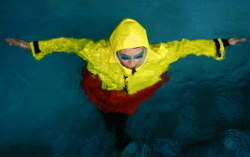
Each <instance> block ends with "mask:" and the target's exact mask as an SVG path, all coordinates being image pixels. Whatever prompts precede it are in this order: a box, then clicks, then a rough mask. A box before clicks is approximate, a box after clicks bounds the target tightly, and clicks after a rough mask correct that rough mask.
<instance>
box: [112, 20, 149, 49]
mask: <svg viewBox="0 0 250 157" xmlns="http://www.w3.org/2000/svg"><path fill="white" fill-rule="evenodd" d="M109 42H110V45H111V48H112V51H113V52H114V53H115V52H117V51H119V50H122V49H127V48H134V47H140V46H144V47H146V48H148V47H149V44H148V38H147V33H146V30H145V29H144V28H143V27H142V26H141V25H140V24H139V23H138V22H137V21H135V20H133V19H129V18H126V19H124V20H122V21H121V22H120V24H119V25H118V26H117V27H116V28H115V30H114V31H113V33H112V34H111V36H110V39H109Z"/></svg>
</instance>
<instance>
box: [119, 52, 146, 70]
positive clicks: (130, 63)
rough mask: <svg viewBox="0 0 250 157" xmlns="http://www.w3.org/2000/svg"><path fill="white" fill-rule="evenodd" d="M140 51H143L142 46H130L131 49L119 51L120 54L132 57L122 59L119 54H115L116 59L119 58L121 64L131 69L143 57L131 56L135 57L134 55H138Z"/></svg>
mask: <svg viewBox="0 0 250 157" xmlns="http://www.w3.org/2000/svg"><path fill="white" fill-rule="evenodd" d="M142 52H143V47H136V48H131V49H123V50H121V51H120V54H122V55H124V56H129V57H132V59H128V60H124V59H122V58H121V57H120V55H117V56H118V59H119V61H120V63H121V64H122V65H123V66H125V67H126V68H129V69H133V68H135V67H136V66H137V65H138V64H139V63H140V62H141V61H142V60H143V57H142V58H139V59H136V58H133V57H135V56H136V55H139V54H140V53H142Z"/></svg>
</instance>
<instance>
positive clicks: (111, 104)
mask: <svg viewBox="0 0 250 157" xmlns="http://www.w3.org/2000/svg"><path fill="white" fill-rule="evenodd" d="M165 74H166V73H163V74H162V75H161V78H162V80H161V81H159V82H157V83H156V84H154V85H153V86H151V87H148V88H145V89H143V90H141V91H139V92H137V93H135V94H132V95H129V94H128V93H127V92H126V91H124V90H104V89H102V82H101V81H100V80H99V79H98V75H94V74H92V73H91V72H89V71H88V70H87V69H84V70H83V72H82V76H83V79H82V82H81V86H82V88H83V90H84V91H85V93H86V94H87V95H88V100H89V101H90V102H92V103H93V104H94V105H95V106H96V107H97V108H98V109H99V110H101V111H102V112H104V113H126V114H134V112H135V110H136V109H137V108H138V107H139V105H140V103H141V102H142V101H144V100H146V99H148V98H150V97H151V96H152V95H153V94H154V93H155V91H156V90H157V89H159V88H160V87H161V85H162V84H163V83H164V82H167V81H168V80H169V77H166V76H165Z"/></svg>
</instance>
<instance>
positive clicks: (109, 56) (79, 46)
mask: <svg viewBox="0 0 250 157" xmlns="http://www.w3.org/2000/svg"><path fill="white" fill-rule="evenodd" d="M30 46H31V50H32V54H33V56H34V57H35V59H37V60H40V59H42V58H43V57H44V56H45V55H47V54H50V53H52V52H66V53H72V52H74V53H76V54H77V55H78V56H80V57H81V58H82V59H83V60H85V61H87V69H88V70H89V71H90V72H91V73H93V74H96V75H98V76H99V79H100V80H101V82H102V89H105V90H123V89H124V87H125V86H126V87H127V88H126V89H127V92H128V94H134V93H136V92H138V91H140V90H142V89H145V88H147V87H150V86H152V85H154V84H155V83H157V82H159V81H160V80H161V77H160V75H161V74H163V73H164V72H166V71H167V70H168V67H169V65H170V64H171V63H173V62H175V61H177V60H178V59H179V58H182V57H185V56H187V55H190V54H194V55H197V56H200V55H206V56H208V57H213V58H215V59H217V60H221V59H223V58H224V46H223V42H222V40H221V39H216V42H215V41H214V40H193V41H190V40H187V39H183V40H181V41H173V42H167V43H158V44H149V43H148V39H147V34H146V30H145V29H144V28H143V27H142V26H141V25H140V24H139V23H138V22H136V21H135V20H133V19H128V18H127V19H124V20H123V21H121V23H120V24H119V25H118V26H117V27H116V29H115V30H114V31H113V33H112V35H111V36H110V39H109V40H104V39H103V40H99V41H93V40H91V39H75V38H65V37H62V38H55V39H50V40H44V41H35V42H30ZM140 46H144V47H145V48H146V50H147V52H146V54H145V55H146V56H145V60H144V62H143V63H142V65H141V66H139V67H137V68H136V72H135V73H132V70H131V69H128V68H126V67H124V66H122V65H121V64H120V62H119V60H118V59H117V56H116V52H117V51H119V50H122V49H127V48H134V47H140ZM124 76H126V80H124Z"/></svg>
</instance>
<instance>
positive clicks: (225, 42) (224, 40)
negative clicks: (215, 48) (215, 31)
mask: <svg viewBox="0 0 250 157" xmlns="http://www.w3.org/2000/svg"><path fill="white" fill-rule="evenodd" d="M221 40H222V42H223V45H224V46H225V47H226V46H230V44H229V42H228V40H227V39H221Z"/></svg>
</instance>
